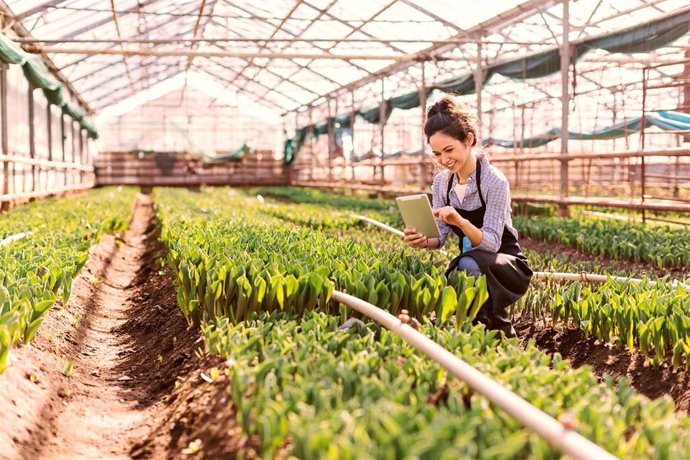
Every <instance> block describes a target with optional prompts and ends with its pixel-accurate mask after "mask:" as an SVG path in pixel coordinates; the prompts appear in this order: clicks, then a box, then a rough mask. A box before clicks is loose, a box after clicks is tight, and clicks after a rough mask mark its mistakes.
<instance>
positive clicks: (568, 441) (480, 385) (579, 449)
mask: <svg viewBox="0 0 690 460" xmlns="http://www.w3.org/2000/svg"><path fill="white" fill-rule="evenodd" d="M332 298H333V300H335V301H336V302H341V303H343V304H345V305H347V306H349V307H351V308H353V309H354V310H357V311H358V312H360V313H362V314H363V315H365V316H367V317H369V318H371V319H373V320H374V321H376V322H377V323H379V324H381V325H382V326H383V327H385V328H386V329H388V330H390V331H392V332H394V333H396V334H398V335H399V336H400V337H402V338H403V339H404V340H406V341H407V342H409V343H410V344H411V345H413V346H414V347H415V348H417V349H418V350H421V351H422V352H423V353H425V354H426V355H427V356H429V357H430V358H431V359H433V360H434V361H436V362H438V363H439V364H441V365H442V366H443V367H445V368H446V369H448V371H450V372H451V373H453V374H454V375H455V376H456V377H458V378H459V379H461V380H463V381H464V382H465V383H467V385H468V386H469V387H470V388H472V389H473V390H474V391H476V392H477V393H479V394H481V395H483V396H484V397H486V398H487V399H488V400H489V401H491V402H492V403H494V404H495V405H496V406H498V407H500V408H501V409H503V410H504V411H505V412H507V413H508V414H509V415H510V416H512V417H513V418H515V419H516V420H518V421H519V422H520V423H522V424H523V425H524V426H525V427H527V428H530V429H532V430H534V431H535V432H536V433H538V434H539V436H541V437H542V438H544V439H545V440H546V441H547V442H548V443H549V444H551V445H552V446H553V447H555V448H556V449H558V450H559V451H561V452H563V453H564V454H566V455H569V456H570V457H572V458H574V459H582V460H592V459H615V458H616V457H615V456H613V455H611V454H610V453H608V452H607V451H606V450H604V449H603V448H602V447H600V446H598V445H597V444H595V443H593V442H592V441H590V440H589V439H587V438H585V437H584V436H582V435H581V434H579V433H577V432H575V431H572V430H569V429H567V428H565V427H564V426H563V424H561V423H560V422H559V421H558V420H556V419H555V418H553V417H551V416H550V415H548V414H547V413H545V412H543V411H541V410H539V409H537V408H536V407H534V406H533V405H532V404H530V403H528V402H527V401H525V400H524V399H522V398H521V397H520V396H518V395H516V394H515V393H513V392H512V391H510V390H509V389H508V388H506V387H504V386H503V385H501V384H500V383H498V382H496V381H494V380H492V379H491V378H490V377H488V376H486V375H484V374H482V373H481V372H480V371H478V370H477V369H475V368H474V367H472V366H471V365H469V364H467V363H466V362H465V361H463V360H462V359H460V358H458V357H457V356H455V355H453V354H452V353H451V352H449V351H448V350H446V349H445V348H443V347H442V346H440V345H439V344H437V343H436V342H434V341H433V340H431V339H430V338H428V337H427V336H425V335H424V334H422V333H421V332H418V331H416V330H415V329H413V328H412V327H411V326H408V325H407V324H404V323H403V322H402V321H400V320H399V319H398V318H396V317H395V316H393V315H391V314H390V313H388V312H386V311H384V310H382V309H380V308H378V307H376V306H375V305H372V304H370V303H369V302H365V301H364V300H361V299H358V298H357V297H353V296H351V295H349V294H345V293H344V292H340V291H333V297H332Z"/></svg>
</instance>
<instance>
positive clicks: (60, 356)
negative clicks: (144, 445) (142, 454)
mask: <svg viewBox="0 0 690 460" xmlns="http://www.w3.org/2000/svg"><path fill="white" fill-rule="evenodd" d="M157 230H158V229H157V227H156V221H155V213H154V210H153V206H152V202H151V200H150V198H149V197H147V196H144V195H140V196H139V197H138V198H137V202H136V203H135V206H134V208H133V216H132V220H131V222H130V226H129V229H128V230H127V232H126V234H125V235H124V236H123V237H122V238H119V237H113V236H105V237H103V239H102V240H101V242H100V243H99V244H98V245H97V246H95V247H94V248H92V252H91V254H90V257H89V260H88V262H87V264H86V265H85V267H84V268H83V269H82V271H81V273H80V275H79V277H78V278H77V279H76V280H75V282H74V285H73V290H72V296H71V297H70V301H69V303H68V305H67V307H65V308H60V307H59V306H57V305H56V306H55V307H54V308H53V309H52V310H51V312H50V313H49V314H48V316H47V317H46V320H45V321H44V324H43V325H42V326H41V328H40V329H39V334H38V336H37V338H36V340H35V341H34V343H32V344H31V345H30V346H26V347H22V348H20V349H18V350H16V351H15V352H14V353H13V355H14V356H13V366H12V367H11V368H10V369H9V370H8V371H7V372H5V374H3V375H0V426H2V427H3V429H2V430H0V458H1V459H63V458H64V459H95V458H131V450H132V449H133V446H134V445H135V444H137V443H140V442H141V440H142V439H146V438H147V437H148V434H149V433H150V432H151V430H152V429H153V427H154V426H156V425H157V424H158V422H159V419H160V418H161V417H163V416H164V415H165V413H166V407H167V406H168V401H167V400H166V398H164V396H166V395H169V394H170V392H171V389H172V388H173V387H174V385H175V380H176V378H177V376H178V375H180V374H181V373H183V372H185V371H188V370H189V369H190V366H192V365H193V364H192V363H191V362H192V361H194V360H193V359H189V358H190V357H193V353H192V349H193V347H194V341H195V340H196V335H197V334H195V333H194V331H193V330H190V329H188V327H187V323H186V321H185V320H184V318H183V317H182V315H181V313H180V311H179V308H178V307H177V302H176V298H175V289H174V286H173V284H172V275H171V274H170V273H169V272H167V271H166V270H164V269H163V268H162V267H161V265H160V264H158V263H157V260H156V257H157V254H158V253H159V252H160V251H161V245H160V243H158V242H157V235H158V231H157ZM69 367H71V370H70V369H69Z"/></svg>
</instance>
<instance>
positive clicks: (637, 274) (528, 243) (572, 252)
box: [520, 236, 690, 280]
mask: <svg viewBox="0 0 690 460" xmlns="http://www.w3.org/2000/svg"><path fill="white" fill-rule="evenodd" d="M520 246H521V247H522V248H524V249H529V250H530V251H535V252H539V253H541V254H544V255H547V254H558V255H559V256H565V257H566V258H568V259H570V260H571V261H572V262H575V263H577V262H592V263H594V264H596V265H598V266H599V270H598V271H597V272H598V273H602V274H603V273H611V272H613V271H617V270H624V271H626V272H628V273H630V274H631V276H633V277H634V278H642V277H643V276H644V275H646V274H654V275H656V276H658V277H663V276H666V275H670V276H671V278H673V279H679V280H683V279H686V278H688V276H690V273H688V269H687V268H686V267H671V268H667V267H665V268H659V267H656V266H654V265H652V264H650V263H647V262H634V261H631V260H617V259H613V258H612V257H608V256H597V255H593V254H589V253H586V252H581V251H580V250H578V249H576V248H573V247H571V246H567V245H565V244H562V243H549V242H546V241H539V240H535V239H532V238H530V237H527V236H521V237H520Z"/></svg>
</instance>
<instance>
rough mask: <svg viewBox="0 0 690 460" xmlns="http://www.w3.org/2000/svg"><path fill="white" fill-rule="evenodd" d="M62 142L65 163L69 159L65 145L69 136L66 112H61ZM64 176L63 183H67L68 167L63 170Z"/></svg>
mask: <svg viewBox="0 0 690 460" xmlns="http://www.w3.org/2000/svg"><path fill="white" fill-rule="evenodd" d="M60 140H61V141H60V144H61V145H62V162H63V163H64V162H65V161H66V160H67V152H66V150H67V149H66V146H65V141H66V140H67V136H66V135H65V114H64V113H62V112H60ZM62 174H63V176H64V177H63V178H62V182H63V184H62V185H67V174H68V171H67V170H66V169H64V170H63V173H62Z"/></svg>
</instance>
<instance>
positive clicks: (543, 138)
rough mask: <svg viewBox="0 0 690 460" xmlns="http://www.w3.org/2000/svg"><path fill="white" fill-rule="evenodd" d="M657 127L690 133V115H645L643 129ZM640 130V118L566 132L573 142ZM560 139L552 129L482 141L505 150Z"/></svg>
mask: <svg viewBox="0 0 690 460" xmlns="http://www.w3.org/2000/svg"><path fill="white" fill-rule="evenodd" d="M651 127H657V128H659V129H662V130H664V131H678V130H687V131H690V115H689V114H686V113H681V112H655V113H650V114H648V115H645V129H647V128H651ZM641 128H642V117H635V118H631V119H629V120H625V121H623V122H620V123H616V124H614V125H612V126H608V127H606V128H602V129H598V130H595V131H584V132H574V131H569V132H568V139H573V140H604V139H615V138H619V137H623V136H625V135H627V134H631V133H635V132H638V131H639V130H640V129H641ZM560 137H561V130H560V128H552V129H550V130H548V131H546V132H545V133H543V134H539V135H537V136H533V137H530V138H527V139H524V140H522V141H519V140H505V139H496V138H487V139H484V143H486V144H490V145H497V146H499V147H505V148H520V147H522V148H533V147H540V146H542V145H544V144H548V143H549V142H551V141H553V140H555V139H558V138H560Z"/></svg>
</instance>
